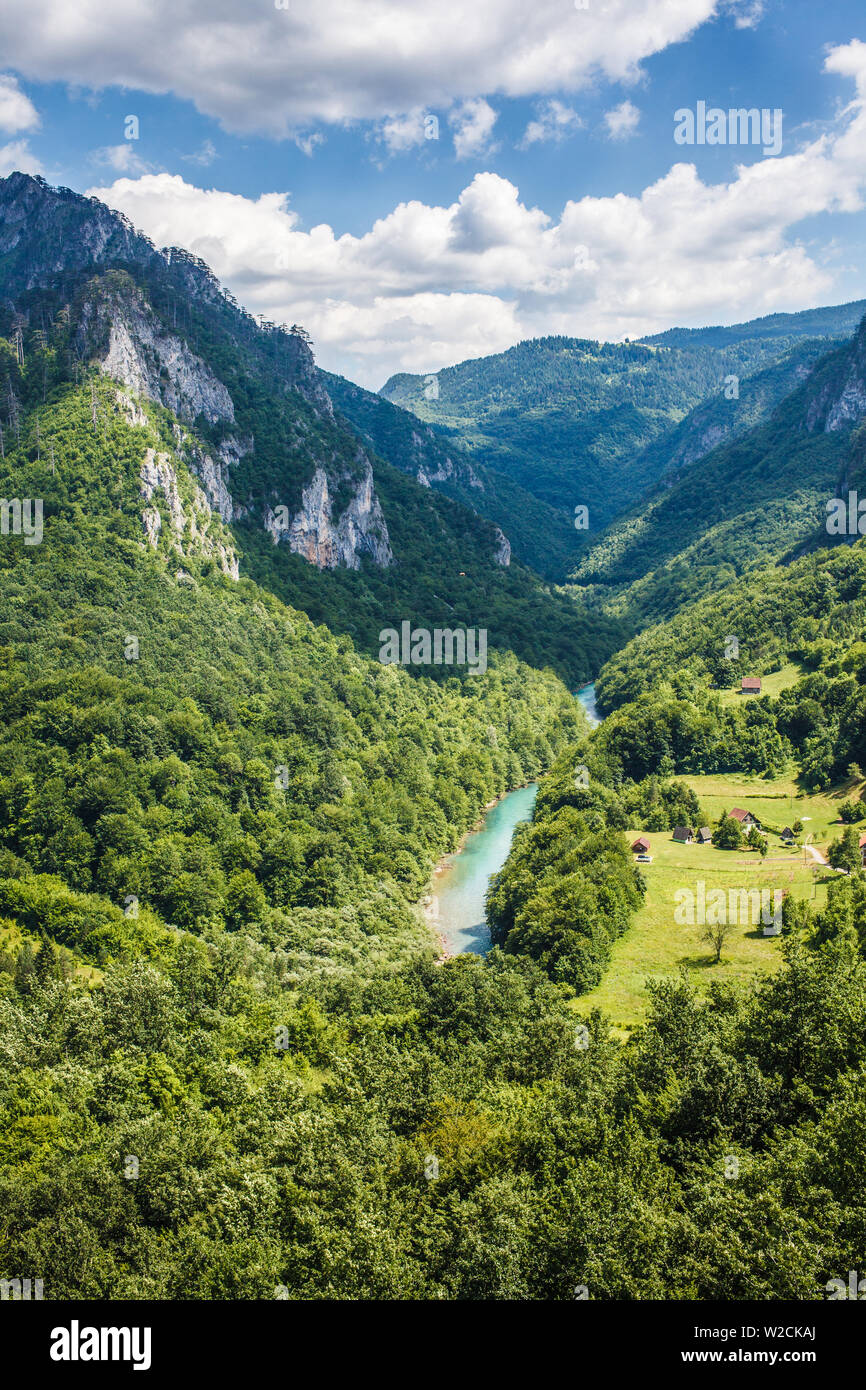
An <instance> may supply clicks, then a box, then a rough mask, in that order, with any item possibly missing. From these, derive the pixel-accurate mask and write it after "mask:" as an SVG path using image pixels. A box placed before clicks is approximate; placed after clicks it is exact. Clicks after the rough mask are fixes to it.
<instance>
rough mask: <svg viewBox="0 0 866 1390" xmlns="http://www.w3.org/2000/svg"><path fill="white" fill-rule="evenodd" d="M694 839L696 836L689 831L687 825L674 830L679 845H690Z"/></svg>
mask: <svg viewBox="0 0 866 1390" xmlns="http://www.w3.org/2000/svg"><path fill="white" fill-rule="evenodd" d="M694 838H695V837H694V835H693V834H692V832H691V831H690V830H689V827H688V826H687V825H678V826H677V827H676V829H675V830H674V839H675V840H676V842H677V844H680V845H690V844H691V843H692V840H693V839H694Z"/></svg>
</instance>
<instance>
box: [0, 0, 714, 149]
mask: <svg viewBox="0 0 866 1390" xmlns="http://www.w3.org/2000/svg"><path fill="white" fill-rule="evenodd" d="M728 3H729V0H605V4H604V5H601V4H596V3H593V4H592V5H591V6H590V7H589V8H588V9H586V10H577V9H576V8H575V7H574V5H572V4H570V3H568V0H533V4H532V5H527V4H526V3H525V0H483V3H481V4H476V5H474V6H467V5H466V4H465V0H437V3H436V4H435V5H431V4H430V3H429V0H376V4H375V5H371V4H357V3H355V4H346V2H345V0H316V3H315V4H312V5H306V4H305V5H299V4H291V5H290V6H289V8H288V9H277V8H276V6H275V5H273V4H271V3H268V2H267V0H262V3H261V4H256V5H244V4H239V3H238V0H210V3H209V4H207V5H202V4H190V3H181V4H178V3H177V0H148V3H147V4H143V3H138V4H135V5H126V6H124V10H123V16H122V23H111V22H108V21H107V20H106V13H105V6H104V3H103V0H64V4H63V6H62V22H59V21H58V8H57V3H56V0H4V3H3V5H2V7H0V52H2V53H3V54H4V61H5V62H6V63H7V64H8V65H9V66H10V67H13V68H14V69H15V70H16V71H18V72H20V73H22V74H23V75H25V76H26V77H29V78H34V79H38V80H42V81H63V82H68V83H71V84H74V85H77V86H79V87H84V88H94V89H101V88H104V87H109V86H116V87H125V88H127V89H134V90H138V91H145V92H151V93H158V94H163V93H166V92H172V93H174V94H175V95H177V96H179V97H182V98H186V99H188V100H190V101H192V102H194V103H195V105H196V106H197V107H198V109H199V110H200V111H202V112H204V113H206V114H207V115H210V116H213V117H215V118H216V119H218V120H219V121H221V122H222V123H223V125H224V126H225V127H226V128H228V129H231V130H234V131H241V132H250V131H263V132H265V133H267V134H272V135H279V136H287V135H295V134H297V133H298V131H300V130H304V129H309V128H310V127H311V126H314V125H315V124H317V123H321V122H325V123H335V122H347V121H355V120H373V121H381V120H383V119H385V118H388V117H397V116H400V115H401V114H404V113H406V112H409V111H413V110H414V109H416V108H419V107H424V108H427V109H433V110H442V111H444V110H448V109H450V108H451V107H452V106H453V105H454V104H455V103H458V102H463V101H467V100H470V99H472V98H478V97H479V96H487V97H495V96H497V95H501V96H506V97H520V96H543V95H556V94H560V95H561V94H562V93H569V92H573V91H576V90H578V89H579V88H580V87H582V86H584V85H585V84H586V83H587V82H589V81H591V80H593V79H595V78H597V77H598V76H601V77H603V78H607V79H609V80H612V81H631V80H633V79H635V78H636V77H637V75H638V72H639V68H640V64H641V63H642V61H643V60H644V59H646V58H648V57H649V56H650V55H652V54H653V53H658V52H660V51H661V50H662V49H664V48H666V47H667V46H668V45H669V44H672V43H678V42H681V41H682V40H683V39H685V38H687V37H688V35H689V34H691V33H692V32H693V31H694V30H695V29H696V28H697V27H698V26H699V25H701V24H703V23H705V22H706V21H707V20H709V19H711V18H712V17H713V16H714V15H716V14H718V13H720V12H721V10H722V9H723V8H724V7H725V6H726V5H727V4H728ZM166 35H168V36H170V41H169V42H167V41H166Z"/></svg>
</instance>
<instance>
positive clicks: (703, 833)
mask: <svg viewBox="0 0 866 1390" xmlns="http://www.w3.org/2000/svg"><path fill="white" fill-rule="evenodd" d="M712 838H713V832H712V830H711V829H710V827H709V826H708V825H702V826H701V828H700V830H699V831H698V834H697V840H698V844H699V845H708V844H711V843H712Z"/></svg>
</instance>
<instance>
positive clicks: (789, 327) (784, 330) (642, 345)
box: [381, 304, 864, 543]
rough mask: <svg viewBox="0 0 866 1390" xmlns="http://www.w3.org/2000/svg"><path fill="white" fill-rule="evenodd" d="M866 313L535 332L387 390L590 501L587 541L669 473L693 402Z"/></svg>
mask: <svg viewBox="0 0 866 1390" xmlns="http://www.w3.org/2000/svg"><path fill="white" fill-rule="evenodd" d="M863 311H864V305H863V304H852V305H843V306H839V307H838V308H831V309H821V310H814V311H808V312H806V313H804V314H793V315H774V316H772V317H771V318H768V319H759V320H755V321H753V322H751V323H747V324H741V325H734V326H732V327H730V328H725V329H696V330H680V329H677V330H671V332H670V333H668V334H661V335H658V336H657V337H656V338H652V337H650V338H647V339H642V340H640V341H636V342H631V343H597V342H594V341H589V340H585V339H579V338H566V337H551V338H541V339H534V340H531V341H527V342H522V343H519V344H517V346H515V347H513V348H510V349H509V350H508V351H507V352H503V353H499V354H496V355H494V356H490V357H484V358H479V359H476V360H473V361H467V362H462V363H459V364H458V365H456V366H453V367H448V368H445V369H443V370H441V371H438V372H436V373H435V374H433V375H429V376H413V375H411V374H406V373H401V374H398V375H397V376H393V377H391V378H390V379H389V380H388V381H387V382H386V383H385V385H384V386H383V387H382V392H381V394H382V395H383V396H384V397H385V398H386V399H387V400H389V401H391V402H392V403H394V404H396V405H400V406H402V407H404V408H405V409H407V410H410V411H412V412H413V413H414V414H416V415H417V416H418V417H419V418H420V419H421V420H423V421H425V422H426V423H428V424H431V425H432V426H434V428H435V429H436V430H437V432H438V433H439V434H440V435H441V436H442V437H443V439H444V440H445V441H446V442H447V443H448V444H449V445H450V444H451V443H452V442H453V443H456V442H460V443H463V444H464V445H465V447H466V448H467V450H468V451H469V453H470V456H471V458H472V461H473V463H474V464H476V466H486V467H490V468H493V469H495V470H497V471H498V472H500V473H506V474H507V475H508V476H509V477H510V478H512V479H513V481H514V482H516V483H517V484H519V485H520V487H522V488H524V489H525V490H526V491H527V492H530V493H532V494H533V495H534V496H535V497H537V498H539V499H541V500H542V501H544V502H546V503H547V504H548V505H549V506H551V507H554V508H556V509H558V510H559V511H561V512H563V513H565V514H567V515H568V517H569V518H571V517H573V514H574V509H575V507H576V506H579V505H583V506H586V507H588V509H589V530H588V532H587V533H585V534H584V536H583V538H582V539H583V541H584V543H586V541H587V540H591V539H592V538H595V537H597V536H598V534H599V532H600V531H601V530H602V529H603V528H604V527H605V526H606V525H608V524H609V523H610V522H611V521H612V520H613V519H614V517H616V516H617V515H618V514H619V513H621V512H623V511H625V510H626V509H627V508H628V507H629V506H630V505H631V504H632V503H634V502H635V501H636V500H637V498H638V497H639V496H640V495H641V494H642V493H643V492H644V491H645V489H646V488H647V487H648V486H651V485H652V484H653V483H654V482H656V481H657V480H658V478H659V477H660V476H661V473H662V472H664V471H665V468H666V466H667V464H666V447H665V444H664V440H665V437H666V436H669V433H670V431H671V430H673V429H674V428H675V427H676V426H677V425H678V424H679V423H680V421H681V420H682V419H683V417H684V416H686V415H687V414H688V412H689V411H691V410H693V409H695V408H696V407H697V406H699V405H701V404H702V403H705V402H707V403H709V402H711V401H713V400H715V401H722V402H724V393H725V390H726V386H728V383H729V381H730V379H731V378H736V379H737V380H738V381H743V379H745V378H749V377H754V376H755V375H756V374H757V373H760V372H762V371H765V370H766V369H767V368H769V367H771V366H772V365H773V364H774V363H776V362H778V361H780V360H781V359H783V358H785V357H786V356H787V355H788V354H791V353H794V352H795V351H796V349H797V348H798V347H799V346H800V344H801V343H802V341H803V340H804V339H823V340H825V343H826V340H828V339H829V340H830V341H831V342H832V341H833V340H842V339H843V338H845V337H846V336H847V335H848V334H850V333H852V332H853V331H854V329H855V328H856V326H857V323H858V322H859V320H860V318H861V317H862V314H863ZM807 360H808V353H807ZM724 403H725V404H726V403H727V402H724ZM731 413H733V412H731ZM654 444H657V445H658V450H657V452H656V453H651V452H648V451H649V450H650V448H651V446H653V445H654ZM676 445H677V441H676V440H673V441H672V448H674V449H675V448H676ZM579 539H580V538H579Z"/></svg>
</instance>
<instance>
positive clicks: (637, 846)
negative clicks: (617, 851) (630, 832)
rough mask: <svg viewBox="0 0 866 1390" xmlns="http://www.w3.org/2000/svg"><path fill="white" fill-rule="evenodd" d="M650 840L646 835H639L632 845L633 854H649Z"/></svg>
mask: <svg viewBox="0 0 866 1390" xmlns="http://www.w3.org/2000/svg"><path fill="white" fill-rule="evenodd" d="M649 851H650V842H649V840H648V839H647V838H646V836H645V835H638V837H637V839H636V840H635V842H634V844H633V845H632V847H631V852H632V854H649Z"/></svg>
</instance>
